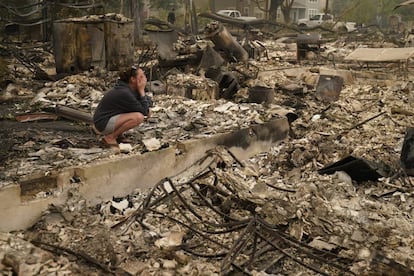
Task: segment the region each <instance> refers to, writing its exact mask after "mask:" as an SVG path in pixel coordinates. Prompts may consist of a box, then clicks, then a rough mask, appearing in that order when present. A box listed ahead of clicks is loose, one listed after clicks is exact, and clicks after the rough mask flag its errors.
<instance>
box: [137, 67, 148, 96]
mask: <svg viewBox="0 0 414 276" xmlns="http://www.w3.org/2000/svg"><path fill="white" fill-rule="evenodd" d="M137 79H138V80H137V82H138V92H139V93H140V95H141V96H144V95H145V86H146V85H147V77H146V76H145V73H144V71H142V70H141V69H139V70H138V75H137Z"/></svg>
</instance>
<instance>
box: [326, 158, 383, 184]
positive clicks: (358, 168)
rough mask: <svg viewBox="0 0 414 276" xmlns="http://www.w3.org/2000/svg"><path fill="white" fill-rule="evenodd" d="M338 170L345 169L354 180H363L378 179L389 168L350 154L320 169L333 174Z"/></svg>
mask: <svg viewBox="0 0 414 276" xmlns="http://www.w3.org/2000/svg"><path fill="white" fill-rule="evenodd" d="M337 171H344V172H346V173H347V174H348V175H349V176H350V177H351V178H352V180H355V181H356V182H362V181H369V180H371V181H377V180H378V178H381V177H385V176H386V173H385V172H386V171H387V168H385V166H383V165H380V164H377V163H375V162H372V161H369V160H366V159H363V158H356V157H354V156H351V155H350V156H347V157H345V158H343V159H341V160H339V161H337V162H335V163H333V164H331V165H329V166H326V167H324V168H322V169H320V170H318V173H319V174H333V173H335V172H337Z"/></svg>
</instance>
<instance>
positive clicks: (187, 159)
mask: <svg viewBox="0 0 414 276" xmlns="http://www.w3.org/2000/svg"><path fill="white" fill-rule="evenodd" d="M289 128H290V126H289V122H288V120H287V118H286V117H283V118H278V119H275V120H273V121H271V122H268V123H264V124H260V125H254V126H252V127H249V128H245V129H241V130H237V131H234V132H231V133H225V134H218V135H215V136H211V137H208V138H205V139H198V140H191V141H186V142H184V143H181V144H176V145H175V146H172V147H170V148H166V149H163V150H160V151H154V152H149V153H145V154H142V155H132V156H130V155H128V156H126V157H122V158H119V159H116V160H107V161H102V162H99V163H95V164H90V165H87V166H84V167H71V168H66V169H63V170H61V171H59V172H55V173H53V175H52V176H50V177H41V176H38V175H36V176H33V178H32V179H30V178H29V179H27V180H25V183H23V184H24V185H23V186H24V187H25V191H26V192H24V193H23V192H22V186H21V185H19V183H16V184H15V185H11V186H7V187H5V188H3V189H0V231H5V232H8V231H13V230H19V229H26V228H28V227H30V226H31V225H32V224H33V223H34V222H36V221H37V219H38V218H39V217H40V216H41V214H42V212H44V211H45V210H47V208H48V206H49V205H50V204H55V205H59V204H62V203H63V202H65V201H66V200H67V198H68V190H70V189H72V188H77V189H78V190H79V193H80V195H81V196H83V197H84V198H85V199H86V201H87V202H86V203H87V205H89V206H92V205H95V204H96V203H99V202H101V201H107V200H110V199H112V197H114V196H115V197H120V196H126V195H127V194H130V193H132V192H133V191H134V190H136V189H141V190H143V191H144V190H146V189H148V188H150V187H152V186H153V185H155V184H157V183H158V182H159V181H161V180H162V179H164V178H166V177H173V176H175V175H177V174H178V173H180V172H183V171H185V170H186V168H188V167H190V166H191V165H193V164H194V163H195V162H196V161H197V160H199V159H200V158H201V157H203V156H204V155H205V153H206V151H208V150H210V149H212V148H214V147H216V146H226V147H227V148H228V149H229V150H230V151H231V152H232V153H233V154H234V155H235V156H236V157H237V158H238V159H239V160H244V159H247V158H249V157H251V156H253V155H255V154H257V153H260V152H265V151H267V150H268V149H269V148H270V147H271V146H272V145H274V144H275V143H277V142H279V141H282V140H284V139H285V138H287V137H288V133H289ZM74 179H75V180H80V182H79V183H77V181H74ZM53 181H55V182H53ZM52 182H53V183H52ZM28 183H29V184H28ZM28 185H29V186H28ZM39 187H42V188H43V189H46V190H45V191H44V193H43V194H44V197H43V198H38V197H37V198H33V194H31V192H33V191H36V192H38V191H39Z"/></svg>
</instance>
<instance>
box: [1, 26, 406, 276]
mask: <svg viewBox="0 0 414 276" xmlns="http://www.w3.org/2000/svg"><path fill="white" fill-rule="evenodd" d="M152 24H154V22H152ZM155 24H158V23H155ZM243 24H245V23H243ZM148 31H149V33H148V35H149V37H150V38H151V39H152V41H154V42H155V45H150V46H148V47H142V48H140V49H139V55H138V63H139V64H140V66H141V67H142V68H144V69H145V70H146V71H147V75H148V76H150V82H149V85H148V90H149V91H150V92H152V93H153V96H154V100H155V101H154V102H155V107H154V109H153V110H152V113H153V114H152V117H151V118H149V119H148V121H147V122H146V123H145V124H144V125H143V126H142V127H140V128H139V129H136V130H134V132H132V133H131V134H130V135H131V136H132V137H133V139H134V140H135V142H136V145H134V147H131V148H130V149H129V150H127V151H126V153H123V154H121V155H113V154H112V153H110V152H108V151H106V150H103V149H100V148H98V147H97V145H96V140H95V137H94V135H93V134H92V133H91V132H90V129H89V123H90V120H89V117H88V114H90V113H91V112H92V110H93V108H94V106H96V103H97V101H98V100H99V99H100V97H101V96H102V93H103V92H105V91H106V89H107V88H108V87H110V85H111V84H112V82H113V81H114V80H115V79H116V74H115V73H112V72H107V71H106V70H102V68H89V69H90V71H89V72H82V73H79V74H75V75H71V76H67V77H64V78H62V79H59V80H55V81H50V80H49V82H45V83H43V84H42V86H41V88H40V89H36V90H35V89H30V88H26V90H24V89H23V88H22V84H14V85H15V86H12V85H9V86H8V88H7V89H5V92H4V93H3V95H2V96H3V98H2V99H3V101H4V102H9V101H15V100H17V99H19V97H22V96H28V97H29V98H30V100H31V104H30V106H36V107H37V108H40V109H41V110H42V112H41V113H34V112H33V111H32V110H30V111H32V113H30V112H25V114H19V115H21V117H19V116H17V114H14V115H16V116H15V118H16V120H18V121H20V122H19V123H18V124H20V127H21V129H20V130H18V127H16V126H15V124H13V123H14V122H10V120H4V123H5V125H6V124H7V126H6V127H8V128H10V129H15V130H14V131H13V135H12V136H13V137H14V138H11V137H7V136H6V135H5V134H3V135H4V136H3V140H4V145H5V147H7V148H8V150H10V152H15V153H16V154H10V155H9V157H8V158H5V159H4V160H5V165H4V168H6V170H5V171H4V173H3V174H2V179H3V180H4V181H3V182H2V192H3V195H2V198H3V199H4V200H3V202H5V205H3V209H2V210H3V212H2V213H3V216H4V214H6V216H8V217H5V218H4V219H3V220H2V221H5V220H9V221H8V222H9V224H8V225H10V224H11V223H16V220H17V219H15V218H12V216H11V215H8V214H12V213H13V212H15V213H18V212H19V210H24V211H25V212H28V210H29V209H30V208H33V206H41V208H39V207H37V209H36V210H35V211H36V212H37V215H38V216H37V217H31V218H29V217H27V218H25V220H24V222H26V223H27V222H28V221H30V222H31V223H30V226H31V227H25V229H17V228H19V227H17V225H19V224H18V223H19V222H21V221H18V222H17V223H16V224H15V225H16V229H7V230H19V231H18V232H17V234H14V233H4V234H2V238H1V239H0V246H1V248H2V250H1V252H2V253H1V254H0V259H1V260H2V265H3V266H2V267H1V269H2V270H3V271H13V272H15V273H17V274H24V273H26V274H32V275H34V274H45V273H50V272H51V271H57V272H62V273H69V274H73V273H81V274H87V273H93V272H96V271H103V272H105V273H112V274H126V275H129V274H131V275H139V274H144V273H147V274H151V273H152V274H156V273H170V274H173V273H177V274H180V275H186V274H188V275H190V274H192V273H194V271H197V272H196V274H203V273H205V274H210V275H212V274H229V273H233V272H242V273H245V274H249V275H255V274H259V273H262V274H278V273H283V274H291V273H297V272H298V271H302V272H303V273H308V274H311V275H313V274H315V275H316V274H323V275H364V274H367V275H370V274H386V275H387V274H388V275H407V274H411V273H412V272H413V270H414V262H413V261H414V253H413V250H412V243H413V240H414V236H413V235H412V233H413V231H412V230H414V229H413V225H414V223H413V213H412V212H413V209H412V204H413V199H412V192H413V186H412V183H411V178H410V176H409V175H410V174H411V170H410V169H412V165H411V163H410V162H411V161H410V160H412V158H410V157H412V146H411V144H412V137H411V136H412V131H410V126H411V125H410V124H411V116H412V113H410V110H411V108H412V103H413V102H412V96H413V95H412V73H411V69H412V67H411V65H410V61H411V57H412V53H413V52H412V49H411V48H404V49H401V48H397V47H395V46H392V45H390V44H388V45H387V44H385V43H383V42H382V41H380V40H379V42H373V43H376V45H372V44H371V45H369V41H363V40H362V42H359V43H365V44H367V45H369V46H375V47H371V48H373V49H377V50H373V51H375V52H374V54H373V56H372V57H369V56H367V55H366V54H361V53H360V51H369V50H366V49H365V50H360V49H357V50H354V48H355V47H354V46H355V45H347V44H346V43H345V42H344V41H343V40H342V39H341V38H340V37H339V38H337V39H336V40H332V39H331V40H322V39H321V36H320V35H319V34H317V35H314V36H312V35H311V36H304V37H302V36H296V37H293V38H292V36H289V35H286V36H282V37H281V38H280V39H275V37H271V39H266V37H264V36H262V38H261V39H250V37H248V36H247V35H246V34H245V35H244V36H243V39H242V40H238V39H236V38H235V37H234V36H233V35H232V34H231V32H229V31H228V29H227V28H226V27H225V26H224V25H222V23H219V22H212V23H210V24H208V25H207V26H206V32H205V34H204V35H203V37H192V36H190V37H187V36H185V35H184V36H183V35H181V34H179V33H177V32H176V31H174V30H170V29H168V30H155V31H150V30H148ZM362 31H363V30H361V32H362ZM253 33H254V34H255V35H258V34H257V31H254V32H253ZM248 34H249V35H251V33H250V32H248ZM369 34H370V35H371V36H372V37H374V36H375V35H376V32H375V31H373V32H371V33H369ZM349 35H354V37H353V38H354V39H355V40H357V39H361V37H359V35H358V33H355V34H349ZM365 36H366V34H365ZM301 38H303V39H301ZM309 38H310V39H311V40H306V39H309ZM372 40H373V39H372ZM380 46H381V47H380ZM391 46H392V47H391ZM379 48H381V49H382V51H385V52H386V53H387V55H382V56H381V57H382V60H378V51H379V50H378V49H379ZM364 53H365V52H364ZM52 64H53V63H52ZM384 64H385V66H386V68H387V71H384ZM402 65H404V67H403V68H404V70H403V71H401V68H402V67H401V66H402ZM391 70H395V71H393V72H395V74H393V75H392V76H390V74H389V72H391ZM45 72H46V70H45ZM102 79H104V80H106V81H107V83H106V82H102ZM16 85H20V86H17V87H16ZM11 110H12V111H13V112H15V110H13V109H11ZM20 111H27V110H24V109H23V107H22V110H20ZM52 115H54V116H52ZM3 118H4V117H3ZM58 118H59V120H58ZM61 118H66V119H69V123H68V122H67V121H66V124H65V123H63V124H59V122H61V121H62V120H61ZM45 119H46V120H52V121H51V123H50V122H46V123H45V124H42V120H45ZM53 120H58V121H53ZM74 121H81V122H80V123H77V124H75V125H73V122H74ZM31 122H35V123H34V124H33V125H29V126H30V127H27V125H23V124H25V123H31ZM47 123H49V128H47ZM50 124H51V125H52V126H50ZM65 128H66V129H65ZM74 133H76V134H77V135H74ZM410 135H411V136H410ZM15 137H18V139H17V138H15ZM197 141H198V143H197ZM255 143H257V144H255ZM8 145H9V146H8ZM252 145H253V148H254V149H252ZM258 145H260V146H261V147H257V148H256V146H258ZM248 151H250V152H248ZM243 153H245V154H243ZM246 153H249V154H246ZM97 161H99V162H97ZM178 164H180V166H179V165H178ZM183 164H184V165H183ZM137 167H140V168H139V169H138V168H137ZM13 168H15V169H13ZM68 168H69V169H68ZM157 178H158V179H157ZM156 179H157V181H155V180H156ZM151 181H153V182H152V183H150V182H151ZM136 188H140V189H137V190H136ZM63 194H64V196H62V195H63ZM8 198H13V199H16V198H17V200H18V201H20V202H18V203H17V204H16V202H15V200H6V199H8ZM25 206H28V207H25ZM33 209H34V208H33ZM39 210H42V211H43V212H42V213H41V214H39ZM26 214H27V213H26ZM86 226H88V227H86ZM3 227H6V226H5V225H3ZM20 237H23V239H21V238H20ZM29 255H30V256H31V257H30V258H28V256H29ZM51 260H52V261H51Z"/></svg>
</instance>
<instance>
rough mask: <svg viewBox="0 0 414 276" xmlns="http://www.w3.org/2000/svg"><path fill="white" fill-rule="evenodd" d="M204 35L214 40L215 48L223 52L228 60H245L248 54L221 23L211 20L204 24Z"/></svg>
mask: <svg viewBox="0 0 414 276" xmlns="http://www.w3.org/2000/svg"><path fill="white" fill-rule="evenodd" d="M205 33H206V36H207V37H208V38H209V39H211V41H213V42H214V45H215V46H216V48H218V49H220V50H221V51H223V52H225V53H226V55H227V56H228V57H229V59H230V60H232V59H233V61H247V60H248V59H249V54H248V53H247V51H246V50H245V49H244V48H243V47H242V46H241V45H240V44H239V43H238V42H237V41H236V39H235V38H234V37H233V36H232V35H231V34H230V33H229V31H228V30H227V29H226V27H224V26H223V25H222V24H219V23H218V22H211V23H210V24H208V25H207V26H206V29H205Z"/></svg>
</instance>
